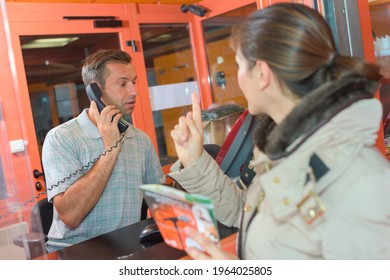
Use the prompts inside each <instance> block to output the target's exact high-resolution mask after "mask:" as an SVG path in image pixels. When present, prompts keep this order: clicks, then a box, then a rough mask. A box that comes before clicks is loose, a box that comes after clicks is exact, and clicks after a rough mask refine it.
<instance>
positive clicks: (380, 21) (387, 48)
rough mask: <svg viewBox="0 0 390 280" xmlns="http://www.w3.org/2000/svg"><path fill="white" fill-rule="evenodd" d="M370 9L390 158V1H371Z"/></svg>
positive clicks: (386, 143)
mask: <svg viewBox="0 0 390 280" xmlns="http://www.w3.org/2000/svg"><path fill="white" fill-rule="evenodd" d="M369 8H370V18H371V26H372V37H373V43H374V47H375V57H376V62H377V64H378V65H379V66H380V71H381V74H382V75H383V79H382V80H381V83H380V86H379V95H380V100H381V102H382V105H383V125H384V132H385V146H386V151H387V156H388V157H389V158H390V13H389V11H390V1H370V3H369Z"/></svg>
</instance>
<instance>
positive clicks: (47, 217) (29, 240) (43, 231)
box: [13, 198, 53, 259]
mask: <svg viewBox="0 0 390 280" xmlns="http://www.w3.org/2000/svg"><path fill="white" fill-rule="evenodd" d="M52 222H53V203H49V202H48V201H47V199H46V198H44V199H41V200H40V201H38V202H37V203H36V204H35V205H34V206H33V208H32V210H31V232H29V233H26V234H22V235H19V236H17V237H16V238H15V239H14V240H13V244H15V245H16V246H19V247H23V248H24V251H25V253H26V258H27V259H34V258H36V257H39V256H42V255H44V254H46V253H47V252H46V246H45V243H46V241H47V234H48V232H49V230H50V226H51V224H52Z"/></svg>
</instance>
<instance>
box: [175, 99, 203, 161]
mask: <svg viewBox="0 0 390 280" xmlns="http://www.w3.org/2000/svg"><path fill="white" fill-rule="evenodd" d="M171 136H172V139H173V141H174V143H175V148H176V153H177V156H178V158H179V161H180V162H181V164H183V166H184V167H187V166H189V165H191V164H192V163H193V162H195V161H196V160H197V159H198V158H199V157H200V156H201V155H202V152H203V126H202V112H201V108H200V104H199V99H198V95H197V94H196V93H193V94H192V112H188V113H187V115H186V116H182V117H180V118H179V123H178V124H177V125H175V127H174V129H173V130H172V131H171Z"/></svg>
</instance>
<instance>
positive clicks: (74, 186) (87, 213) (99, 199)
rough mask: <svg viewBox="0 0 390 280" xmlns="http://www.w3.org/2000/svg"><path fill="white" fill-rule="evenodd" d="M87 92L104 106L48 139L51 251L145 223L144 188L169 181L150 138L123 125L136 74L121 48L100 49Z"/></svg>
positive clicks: (86, 72) (89, 70) (88, 69)
mask: <svg viewBox="0 0 390 280" xmlns="http://www.w3.org/2000/svg"><path fill="white" fill-rule="evenodd" d="M82 78H83V82H84V84H85V86H88V85H89V84H91V83H96V84H97V85H98V86H99V88H100V90H101V93H102V95H101V101H102V102H103V104H104V105H107V106H105V107H104V108H103V109H102V110H101V112H99V110H98V107H97V105H96V102H95V101H92V102H91V106H90V108H89V109H85V110H84V111H83V112H82V113H81V114H80V115H79V116H77V117H76V118H74V119H72V120H70V121H68V122H66V123H64V124H62V125H60V126H57V127H55V128H53V129H52V130H51V131H50V132H49V133H48V134H47V136H46V139H45V142H44V145H43V150H42V162H43V167H44V171H45V179H46V185H47V199H48V200H49V201H51V202H53V203H54V214H53V223H52V226H51V228H50V231H49V234H48V242H47V243H46V247H47V250H48V252H52V251H55V250H58V249H61V248H64V247H67V246H70V245H72V244H75V243H79V242H81V241H84V240H87V239H90V238H92V237H95V236H98V235H101V234H104V233H106V232H110V231H113V230H115V229H118V228H121V227H124V226H127V225H129V224H132V223H135V222H137V221H139V220H140V215H141V205H142V194H141V192H140V191H139V189H138V186H139V185H142V184H153V183H159V184H163V183H165V175H164V173H163V172H162V169H161V166H160V163H159V159H158V156H157V154H156V151H155V149H154V147H153V145H152V142H151V141H150V139H149V137H148V136H147V135H146V134H145V133H144V132H142V131H140V130H138V129H136V128H135V127H133V126H131V125H130V126H129V127H128V128H127V129H126V131H124V132H123V133H120V131H119V129H118V121H119V120H120V119H121V118H122V116H130V115H131V114H132V113H133V110H134V107H135V103H136V97H137V90H136V87H135V82H136V79H137V75H136V73H135V70H134V67H133V65H132V64H131V57H130V56H129V55H128V54H127V53H126V52H124V51H121V50H100V51H98V52H96V53H94V54H92V55H90V56H88V57H87V58H86V59H85V61H84V65H83V68H82Z"/></svg>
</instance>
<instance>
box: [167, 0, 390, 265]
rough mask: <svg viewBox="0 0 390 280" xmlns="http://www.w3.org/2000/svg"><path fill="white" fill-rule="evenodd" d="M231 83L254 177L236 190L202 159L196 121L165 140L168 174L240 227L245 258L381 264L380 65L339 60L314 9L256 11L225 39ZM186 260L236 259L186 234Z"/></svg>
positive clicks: (189, 119) (388, 213)
mask: <svg viewBox="0 0 390 280" xmlns="http://www.w3.org/2000/svg"><path fill="white" fill-rule="evenodd" d="M232 46H233V48H234V50H235V51H236V61H237V64H238V68H239V69H238V74H237V77H238V83H239V86H240V88H241V90H242V91H243V93H244V95H245V97H246V99H247V101H248V110H249V112H250V113H251V114H252V115H256V116H258V117H259V119H260V125H259V127H258V128H257V129H256V130H255V132H254V141H255V144H256V149H255V155H256V156H255V159H254V160H253V161H252V165H253V166H254V169H255V171H256V177H255V178H254V180H253V182H252V184H251V185H250V187H249V188H248V189H247V190H241V189H239V188H237V186H235V184H234V183H233V182H232V181H231V180H230V179H229V178H228V177H226V176H225V175H224V174H223V173H222V172H221V170H220V169H219V167H218V165H217V164H216V163H215V162H214V161H213V160H212V158H211V157H210V156H208V155H207V153H206V152H204V151H203V149H202V143H203V129H202V125H201V114H200V107H199V104H198V100H197V98H196V96H194V99H193V112H190V113H189V114H187V116H186V117H181V118H180V119H179V124H178V125H177V126H176V127H175V129H174V130H173V131H172V133H171V135H172V137H173V139H174V141H175V145H176V149H177V152H178V157H179V161H180V163H181V165H182V166H183V168H181V169H180V168H179V167H178V165H175V166H174V167H173V168H172V173H171V174H170V176H171V177H172V178H173V179H175V180H176V181H177V182H178V183H179V184H180V185H181V186H182V187H183V188H185V189H186V190H187V191H189V192H191V193H199V194H203V195H207V196H209V197H210V198H212V199H213V202H214V204H215V207H216V216H217V218H218V219H219V221H220V222H222V223H223V224H225V225H227V226H238V227H239V228H240V233H239V238H238V257H239V258H243V259H359V258H362V259H389V258H390V239H389V236H390V206H389V205H390V204H389V203H388V200H389V197H390V186H389V182H390V164H389V162H388V161H387V160H386V159H385V158H384V157H383V155H382V154H381V153H380V152H379V151H378V150H377V148H376V147H375V140H376V137H377V131H378V128H379V123H380V119H381V114H382V112H381V104H380V102H379V101H378V100H377V99H375V98H373V95H374V93H375V90H376V88H377V85H378V83H377V81H378V80H379V79H380V78H381V76H380V74H379V72H378V67H377V66H375V65H372V64H368V63H365V62H363V61H361V60H360V59H358V58H352V57H347V56H342V55H340V54H338V53H337V50H336V47H335V43H334V40H333V37H332V33H331V31H330V28H329V26H328V25H327V23H326V21H325V20H324V18H323V17H322V16H321V15H320V14H319V13H318V12H317V11H315V10H313V9H311V8H309V7H307V6H304V5H299V4H291V3H283V4H275V5H271V6H269V7H267V8H265V9H263V10H259V11H256V12H255V13H254V14H252V15H251V16H250V17H249V18H248V19H247V20H246V22H244V23H243V24H242V25H240V26H239V27H237V28H236V29H235V30H234V32H233V35H232ZM189 234H190V235H191V236H192V238H194V239H195V240H196V241H197V242H198V243H199V244H201V245H202V246H203V248H204V251H200V250H197V249H195V248H193V249H189V250H188V251H187V252H188V254H189V255H190V256H191V257H193V258H195V259H208V258H216V259H225V258H236V256H233V255H231V254H228V253H226V252H223V251H222V250H221V249H220V248H219V247H218V246H216V245H214V244H212V242H210V241H208V240H207V239H206V238H205V237H204V236H202V235H201V234H199V233H197V232H193V231H190V230H189Z"/></svg>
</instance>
